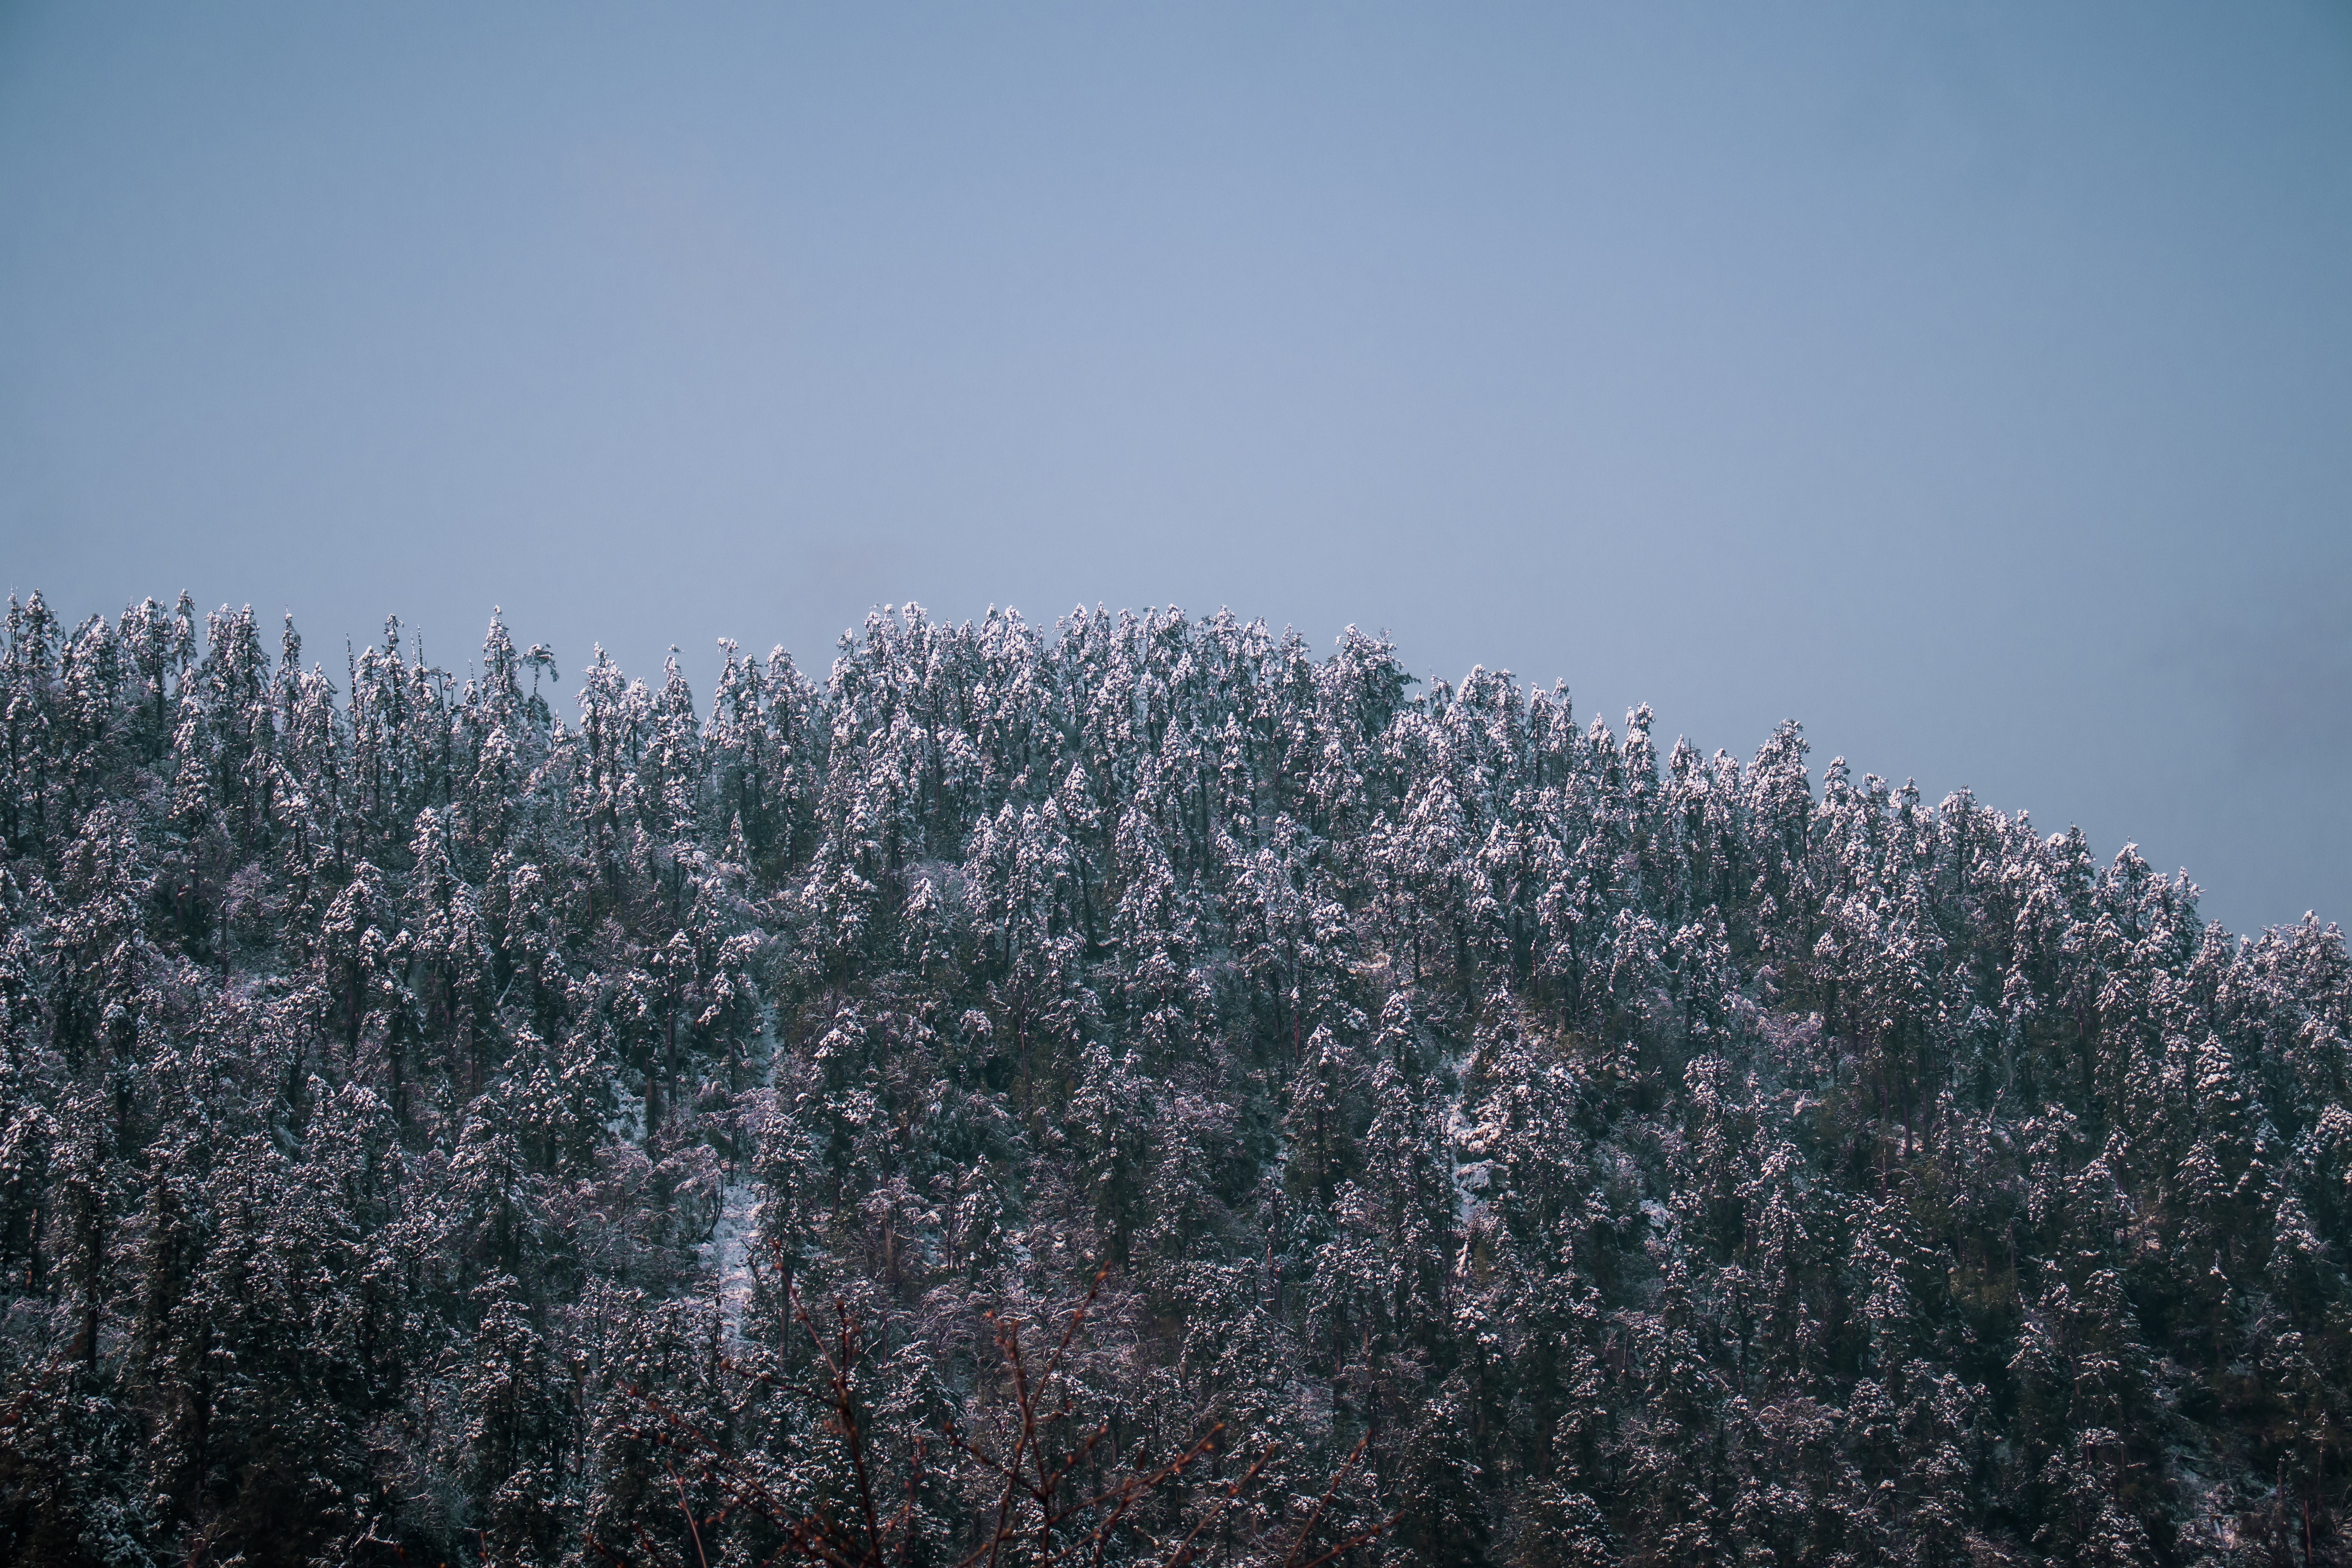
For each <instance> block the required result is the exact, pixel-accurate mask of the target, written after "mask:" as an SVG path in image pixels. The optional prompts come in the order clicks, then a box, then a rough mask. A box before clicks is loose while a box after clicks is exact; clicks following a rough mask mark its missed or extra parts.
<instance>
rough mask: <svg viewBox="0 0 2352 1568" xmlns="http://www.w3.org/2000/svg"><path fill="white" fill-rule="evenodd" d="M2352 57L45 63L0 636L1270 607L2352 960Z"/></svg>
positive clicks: (9, 277)
mask: <svg viewBox="0 0 2352 1568" xmlns="http://www.w3.org/2000/svg"><path fill="white" fill-rule="evenodd" d="M2347 279H2352V8H2347V7H2346V6H2345V5H2341V4H2336V5H2315V4H2300V5H2298V4H2279V5H2266V4H2251V5H2242V6H2231V7H2210V6H2202V7H2200V6H2189V5H2130V6H2125V5H2106V6H2103V5H2081V6H2067V7H2049V6H2027V5H2016V6H2000V5H1987V6H1970V7H1965V8H1963V7H1958V6H1951V7H1933V6H1902V7H1896V6H1884V5H1869V6H1865V5H1853V6H1813V5H1790V6H1778V7H1769V8H1767V7H1739V6H1729V5H1726V6H1720V7H1711V8H1684V7H1677V6H1671V5H1661V6H1639V7H1635V6H1608V7H1599V6H1596V7H1590V8H1579V7H1570V6H1559V5H1546V6H1530V7H1514V6H1506V5H1494V6H1486V7H1478V8H1442V7H1436V6H1423V7H1412V8H1407V7H1386V6H1379V5H1347V6H1338V5H1273V6H1268V5H1253V6H1246V7H1244V6H1233V7H1221V6H1215V5H1187V6H1182V7H1177V6H1154V5H1130V6H1116V7H1113V6H1086V7H1081V6H1067V7H1026V6H1003V7H985V8H983V7H977V6H960V7H937V8H912V7H908V8H884V7H829V8H823V9H820V8H815V7H787V6H761V7H757V8H744V9H730V8H725V7H719V6H706V7H698V8H693V9H691V10H688V9H686V8H670V9H665V10H656V9H655V8H651V7H638V8H617V7H616V8H610V9H599V8H594V7H589V6H565V7H554V6H548V7H533V8H523V7H513V6H472V7H464V8H459V7H434V6H429V5H416V6H404V7H396V8H395V7H381V8H373V9H365V8H360V7H299V6H292V5H287V6H239V5H222V6H207V7H144V8H133V7H127V6H120V7H119V6H111V5H73V6H66V5H39V4H16V5H6V6H5V7H0V573H5V576H6V577H7V578H8V580H9V581H8V584H6V585H8V586H12V587H15V588H16V589H18V590H20V591H21V590H25V589H29V588H33V587H39V588H41V589H43V590H44V591H45V592H46V593H47V595H49V597H50V599H51V600H52V602H53V603H55V604H57V605H58V607H59V608H60V610H61V611H62V612H64V613H65V614H67V615H68V617H69V618H71V617H73V616H79V615H80V614H83V613H87V612H89V611H92V610H104V611H108V612H112V611H114V610H117V609H119V608H120V607H121V605H122V604H123V603H124V602H125V601H126V600H130V599H133V598H136V597H139V596H141V595H147V594H153V595H157V596H159V597H161V596H165V595H172V594H174V593H176V592H178V591H179V590H180V589H181V588H183V587H184V588H187V589H189V590H190V591H192V592H193V593H194V595H195V596H196V597H197V599H198V600H199V601H200V602H202V603H205V604H207V605H211V604H218V603H221V602H223V601H228V602H233V603H237V604H244V603H248V602H249V603H251V604H253V605H254V606H255V607H256V608H257V609H258V610H261V611H263V612H264V613H265V614H268V615H270V616H275V615H276V614H277V613H278V612H279V611H280V610H283V609H288V608H290V609H292V610H293V611H294V612H295V613H296V616H297V618H298V620H299V624H300V625H301V626H302V627H303V629H304V631H305V633H306V635H307V637H309V639H310V646H311V647H312V649H313V651H314V652H316V653H319V654H320V655H330V654H331V662H340V655H341V643H342V639H343V638H344V637H346V636H350V637H357V638H359V639H361V640H362V641H363V640H365V639H366V638H367V637H369V636H371V635H372V634H373V632H374V630H375V629H376V628H377V627H378V626H380V625H381V622H382V617H383V615H384V614H385V613H386V612H387V611H397V612H399V613H400V615H401V616H403V617H404V620H406V621H408V622H409V623H411V624H413V625H415V626H418V627H420V628H421V629H422V630H423V631H424V632H425V637H426V639H427V647H428V651H429V652H431V654H432V655H433V656H434V657H435V658H436V659H438V660H440V661H442V662H445V663H457V662H461V661H462V660H463V659H464V658H465V657H466V656H467V654H468V653H469V652H470V651H471V650H472V648H473V647H475V646H477V645H478V638H479V635H480V630H481V626H482V623H483V621H484V620H485V619H486V617H487V615H488V608H489V606H490V605H491V604H493V603H499V604H502V605H504V606H505V608H506V610H507V612H508V616H509V620H510V621H511V622H512V623H513V624H514V625H515V627H516V629H517V631H518V633H519V634H520V635H522V636H523V637H527V638H530V639H538V640H545V641H548V642H550V643H551V644H552V645H553V646H554V647H555V648H556V650H557V652H558V654H559V655H560V656H561V657H562V659H563V661H564V664H565V666H566V668H570V669H576V668H578V666H579V664H580V663H581V662H582V661H583V659H584V658H585V657H586V655H587V653H588V650H589V645H590V643H591V641H592V640H594V639H601V640H602V641H604V643H605V645H606V646H607V647H611V648H612V649H613V650H614V652H615V654H616V656H618V657H619V658H622V659H623V660H624V661H625V663H626V664H627V665H628V666H629V667H630V668H633V669H637V670H642V671H645V672H646V673H648V674H651V673H654V672H655V671H656V670H657V668H658V664H659V660H660V658H661V657H662V655H663V654H664V652H665V651H666V650H667V647H669V645H670V644H672V643H677V645H679V647H681V649H682V650H683V652H682V656H681V657H682V658H684V660H685V662H686V665H687V668H688V672H689V674H691V675H694V676H695V677H697V678H698V688H701V689H707V687H708V674H709V670H710V668H712V666H713V655H712V648H713V639H714V638H716V637H719V636H722V635H723V636H730V637H736V638H739V639H740V640H741V641H742V642H743V643H744V644H746V645H747V646H751V647H757V648H760V649H765V648H766V647H769V646H771V645H772V644H774V643H778V642H781V643H782V644H784V645H785V646H787V647H791V648H793V650H794V651H795V652H796V653H797V654H799V655H800V656H801V657H802V658H803V662H804V663H805V664H808V665H810V666H812V667H813V668H820V669H821V668H823V666H824V662H825V660H826V658H827V657H828V655H829V651H830V647H831V644H832V641H833V638H834V637H835V635H836V634H837V633H838V632H839V631H840V629H841V628H842V627H844V626H847V625H849V624H851V623H853V622H854V621H856V620H857V619H859V618H860V617H862V616H863V615H864V613H865V612H866V609H867V608H868V607H869V606H871V605H875V604H877V603H882V602H891V603H897V602H902V601H905V600H907V599H910V598H911V599H917V600H919V601H921V602H922V603H924V604H925V605H928V606H929V607H930V608H931V609H932V610H934V611H935V612H936V613H939V614H941V615H945V616H953V617H959V618H961V617H963V616H971V615H976V614H978V613H979V612H981V611H982V609H983V608H985V607H986V606H987V605H989V604H991V603H995V604H1011V605H1018V606H1019V607H1020V608H1021V609H1023V610H1024V612H1026V613H1028V614H1029V615H1031V616H1033V617H1037V618H1041V619H1050V618H1051V617H1052V616H1055V615H1056V614H1058V613H1061V612H1064V611H1066V610H1067V609H1068V608H1069V607H1070V606H1071V605H1074V604H1078V603H1084V604H1087V605H1092V604H1095V603H1097V602H1100V603H1104V604H1107V605H1111V606H1114V607H1116V606H1118V605H1141V604H1145V603H1162V604H1165V603H1171V602H1172V603H1176V604H1180V605H1183V606H1184V607H1186V608H1187V609H1191V610H1195V611H1202V612H1206V611H1210V610H1213V609H1215V608H1216V607H1217V606H1219V605H1231V606H1233V607H1234V609H1235V610H1237V611H1241V612H1244V613H1247V614H1252V615H1263V616H1266V617H1267V618H1268V619H1270V620H1272V621H1274V622H1276V624H1282V623H1292V624H1296V625H1297V626H1298V627H1299V628H1300V630H1301V631H1303V632H1305V633H1306V634H1307V635H1308V636H1309V637H1312V638H1314V639H1315V640H1316V641H1317V642H1318V643H1328V639H1329V638H1330V637H1332V636H1333V635H1335V634H1336V633H1337V632H1338V631H1339V629H1340V627H1341V626H1345V625H1348V624H1349V623H1355V624H1358V625H1361V626H1367V627H1379V626H1384V627H1386V628H1388V629H1389V630H1390V631H1391V633H1392V634H1393V635H1394V636H1395V637H1397V639H1398V641H1399V644H1400V646H1401V647H1402V651H1403V653H1404V655H1405V657H1406V658H1407V659H1408V661H1409V662H1410V663H1411V664H1412V667H1413V668H1415V669H1417V670H1419V671H1422V672H1423V673H1424V674H1427V675H1433V676H1436V675H1443V676H1446V677H1454V676H1458V675H1459V674H1460V673H1461V672H1462V671H1463V670H1464V669H1465V668H1468V667H1469V666H1470V665H1471V664H1473V663H1485V664H1486V665H1488V666H1489V667H1496V666H1500V667H1505V668H1510V669H1512V670H1514V671H1516V672H1517V673H1518V674H1519V675H1520V676H1521V677H1523V678H1526V679H1533V680H1540V681H1543V682H1545V683H1549V682H1550V681H1551V680H1552V679H1556V678H1558V679H1566V680H1567V681H1568V683H1569V685H1570V689H1571V690H1572V691H1573V693H1574V694H1575V697H1576V699H1577V702H1578V706H1579V709H1580V711H1581V712H1583V713H1584V714H1586V715H1587V716H1590V715H1591V714H1593V713H1595V712H1598V713H1601V714H1602V715H1603V716H1605V717H1607V718H1608V719H1609V720H1610V721H1611V722H1612V724H1613V723H1615V722H1617V721H1619V720H1620V719H1621V717H1622V712H1623V710H1624V709H1625V708H1626V707H1627V706H1629V705H1630V704H1631V703H1633V702H1635V701H1639V700H1647V701H1650V702H1652V703H1654V705H1655V706H1656V709H1657V710H1658V714H1659V721H1660V725H1661V728H1662V729H1663V730H1664V731H1667V732H1669V733H1673V732H1682V733H1686V734H1688V735H1690V736H1691V737H1692V739H1693V740H1694V741H1696V742H1698V743H1700V744H1701V745H1703V746H1706V747H1708V748H1710V749H1712V748H1713V747H1716V746H1718V745H1720V746H1728V747H1731V748H1734V749H1736V750H1740V751H1743V752H1745V751H1748V750H1752V748H1753V747H1754V745H1755V744H1756V742H1758V741H1759V740H1760V739H1761V738H1762V736H1763V735H1764V734H1765V733H1766V732H1767V731H1769V728H1770V726H1771V725H1772V724H1773V723H1774V722H1775V721H1778V720H1780V719H1781V718H1783V717H1796V718H1799V719H1801V720H1803V721H1805V723H1806V726H1807V729H1808V731H1809V732H1810V733H1811V736H1812V737H1813V739H1814V742H1815V744H1816V748H1817V750H1816V760H1817V761H1822V762H1825V761H1826V760H1827V759H1828V757H1829V756H1830V755H1832V753H1837V752H1843V753H1844V754H1846V755H1847V756H1849V757H1850V758H1851V759H1852V760H1853V763H1854V765H1855V767H1856V768H1857V769H1858V770H1871V771H1875V772H1878V773H1885V774H1888V775H1891V776H1893V777H1895V778H1897V779H1900V778H1902V777H1904V776H1906V775H1916V777H1917V779H1918V780H1919V783H1920V784H1921V787H1922V788H1923V789H1925V790H1927V792H1928V793H1929V794H1930V795H1939V794H1941V793H1942V792H1944V791H1946V790H1948V789H1951V788H1955V787H1958V786H1960V785H1962V784H1967V785H1970V786H1972V787H1974V788H1975V789H1976V790H1977V792H1978V794H1979V796H1980V797H1982V798H1983V799H1985V800H1986V801H1987V802H1988V803H1990V804H1992V805H1998V806H2001V807H2003V808H2011V809H2013V808H2020V807H2022V808H2027V809H2030V810H2031V811H2032V813H2033V815H2034V818H2035V820H2036V821H2037V822H2038V823H2040V824H2041V825H2042V826H2044V827H2047V828H2050V829H2053V830H2054V829H2057V828H2061V827H2063V826H2065V825H2066V824H2068V823H2069V822H2080V823H2081V824H2082V825H2083V826H2084V828H2085V829H2086V831H2088V832H2089V833H2090V834H2091V835H2092V837H2093V838H2094V840H2095V843H2096V844H2097V845H2098V847H2100V849H2101V850H2102V852H2103V853H2112V852H2113V850H2114V849H2115V848H2116V847H2118V846H2119V845H2120V844H2121V843H2122V842H2124V841H2125V840H2126V839H2134V840H2137V842H2138V843H2139V844H2140V845H2141V846H2142V847H2143V848H2144V850H2145V851H2146V852H2147V855H2148V856H2149V858H2152V859H2154V860H2155V861H2157V862H2158V864H2159V865H2161V866H2164V867H2167V868H2169V867H2173V866H2179V865H2186V866H2187V867H2188V868H2189V870H2190V872H2191V874H2192V875H2193V876H2194V877H2195V878H2196V879H2198V880H2199V881H2200V883H2201V884H2202V885H2203V886H2204V887H2205V888H2206V889H2207V890H2208V896H2207V902H2206V908H2207V910H2208V912H2209V913H2210V914H2212V915H2214V916H2216V917H2217V918H2220V919H2222V920H2224V921H2228V922H2229V923H2231V925H2232V926H2233V927H2237V928H2240V929H2244V928H2247V927H2250V926H2253V925H2257V924H2260V923H2263V922H2267V921H2278V920H2287V919H2292V918H2294V917H2295V916H2297V915H2299V914H2301V913H2302V911H2303V910H2305V909H2306V908H2316V909H2317V910H2319V911H2320V912H2321V913H2322V914H2323V915H2326V916H2335V917H2341V916H2345V915H2347V914H2352V813H2347V801H2346V791H2345V789H2344V785H2343V781H2344V778H2345V776H2346V768H2347V763H2352V287H2347Z"/></svg>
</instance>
